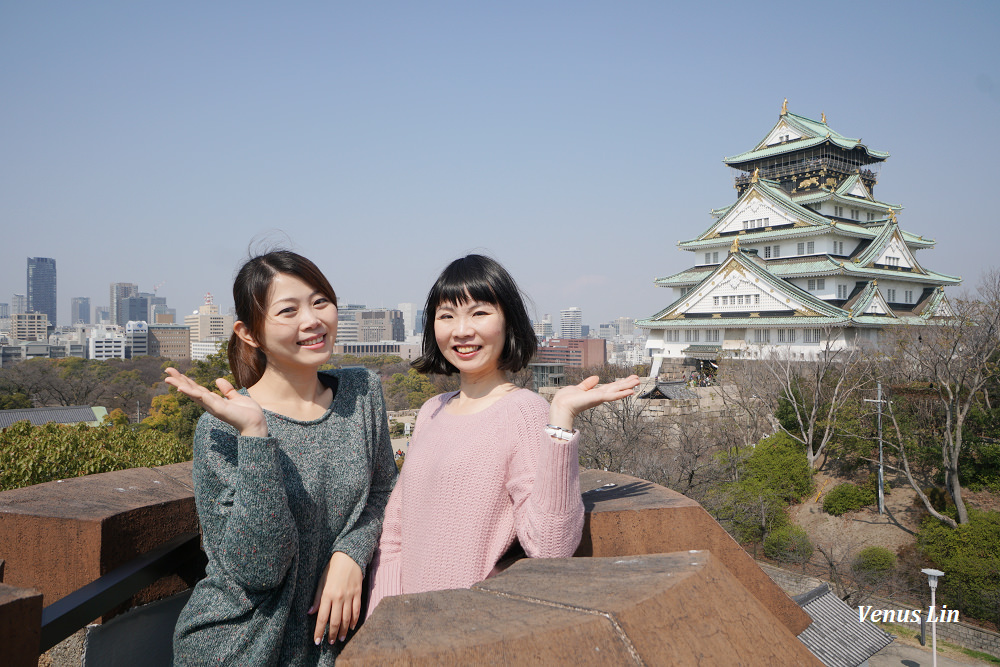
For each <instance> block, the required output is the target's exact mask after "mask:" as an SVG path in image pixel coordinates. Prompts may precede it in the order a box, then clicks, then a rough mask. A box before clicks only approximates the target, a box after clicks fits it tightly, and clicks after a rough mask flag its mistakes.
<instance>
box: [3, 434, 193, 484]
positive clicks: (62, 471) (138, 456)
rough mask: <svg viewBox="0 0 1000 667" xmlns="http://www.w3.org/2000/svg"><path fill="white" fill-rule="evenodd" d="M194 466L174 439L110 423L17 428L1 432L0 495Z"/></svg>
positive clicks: (186, 449) (188, 453) (187, 448)
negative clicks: (105, 475) (119, 473)
mask: <svg viewBox="0 0 1000 667" xmlns="http://www.w3.org/2000/svg"><path fill="white" fill-rule="evenodd" d="M190 460H191V446H190V445H185V444H183V443H181V441H180V440H179V439H178V438H177V437H176V436H175V435H173V434H171V433H162V432H159V431H156V430H152V429H136V428H133V427H132V426H129V425H128V424H122V423H120V422H119V423H116V422H115V421H112V420H108V421H106V422H105V423H104V424H102V425H101V426H96V427H92V426H87V425H86V424H76V425H73V426H65V425H61V424H54V423H49V424H45V425H43V426H32V425H31V424H30V423H29V422H27V421H21V422H17V423H16V424H12V425H11V426H9V427H8V428H6V429H4V430H3V431H0V491H6V490H8V489H17V488H20V487H24V486H31V485H33V484H41V483H42V482H51V481H53V480H57V479H66V478H69V477H80V476H82V475H90V474H93V473H98V472H110V471H112V470H125V469H127V468H140V467H146V466H160V465H167V464H170V463H180V462H181V461H190Z"/></svg>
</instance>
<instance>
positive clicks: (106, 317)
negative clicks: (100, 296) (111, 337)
mask: <svg viewBox="0 0 1000 667" xmlns="http://www.w3.org/2000/svg"><path fill="white" fill-rule="evenodd" d="M101 323H103V324H110V323H111V309H110V308H108V307H107V306H95V307H94V321H93V324H101Z"/></svg>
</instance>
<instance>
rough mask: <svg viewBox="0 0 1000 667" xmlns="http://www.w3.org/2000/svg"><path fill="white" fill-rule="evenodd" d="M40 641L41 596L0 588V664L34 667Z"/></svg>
mask: <svg viewBox="0 0 1000 667" xmlns="http://www.w3.org/2000/svg"><path fill="white" fill-rule="evenodd" d="M41 637H42V594H41V593H39V592H38V591H37V590H33V589H27V588H16V587H14V586H8V585H6V584H0V664H3V665H5V666H6V667H29V666H30V667H35V666H36V665H37V664H38V647H39V642H40V641H41Z"/></svg>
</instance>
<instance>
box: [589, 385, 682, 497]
mask: <svg viewBox="0 0 1000 667" xmlns="http://www.w3.org/2000/svg"><path fill="white" fill-rule="evenodd" d="M648 404H649V402H648V400H646V399H641V398H637V397H636V396H628V397H626V398H623V399H622V400H620V401H614V402H613V403H605V404H603V405H599V406H598V407H596V408H592V409H590V410H587V411H586V412H584V413H582V414H580V415H579V416H578V417H577V423H578V424H579V427H580V431H581V434H582V438H581V441H580V462H581V463H582V464H583V465H585V466H588V467H591V468H596V469H599V470H609V471H612V472H621V473H625V474H629V475H636V476H638V477H642V475H641V474H639V473H640V471H641V469H644V468H647V467H648V465H649V458H650V453H651V452H655V451H656V450H658V449H659V448H660V447H661V446H662V445H663V442H664V439H665V434H664V425H663V424H662V423H658V422H657V421H656V420H655V419H653V418H652V416H651V415H648V414H647V412H646V408H647V406H648Z"/></svg>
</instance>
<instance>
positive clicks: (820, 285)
mask: <svg viewBox="0 0 1000 667" xmlns="http://www.w3.org/2000/svg"><path fill="white" fill-rule="evenodd" d="M816 289H818V290H824V289H826V278H817V279H816Z"/></svg>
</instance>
